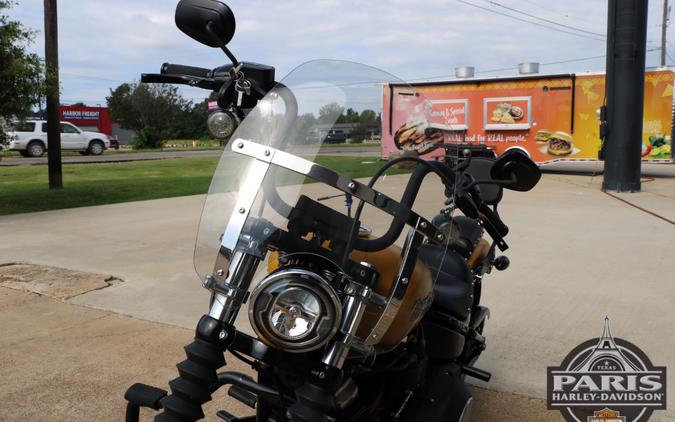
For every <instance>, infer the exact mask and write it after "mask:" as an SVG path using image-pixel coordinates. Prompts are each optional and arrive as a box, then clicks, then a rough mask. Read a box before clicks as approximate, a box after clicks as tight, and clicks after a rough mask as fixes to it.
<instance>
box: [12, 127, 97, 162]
mask: <svg viewBox="0 0 675 422" xmlns="http://www.w3.org/2000/svg"><path fill="white" fill-rule="evenodd" d="M8 134H9V137H10V139H11V140H10V142H9V146H8V148H7V149H8V150H10V151H19V152H20V153H21V155H23V156H24V157H41V156H42V155H44V153H45V151H46V150H47V121H46V120H28V121H23V122H15V123H13V124H12V126H11V128H10V130H9V133H8ZM108 148H110V137H109V136H108V135H106V134H105V133H98V132H87V131H83V130H81V129H79V128H78V127H77V126H75V125H74V124H72V123H68V122H61V149H62V150H64V151H79V152H80V154H82V155H89V154H91V155H101V154H103V151H105V150H106V149H108Z"/></svg>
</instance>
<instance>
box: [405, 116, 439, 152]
mask: <svg viewBox="0 0 675 422" xmlns="http://www.w3.org/2000/svg"><path fill="white" fill-rule="evenodd" d="M394 144H396V147H397V148H398V149H400V150H403V151H417V153H418V154H420V155H422V154H426V153H428V152H431V151H433V150H434V149H436V148H438V147H439V146H441V145H443V133H442V132H441V131H440V130H438V129H434V128H431V127H429V123H428V122H427V121H426V120H409V121H407V122H406V123H404V124H403V125H401V127H399V128H398V129H397V130H396V133H394Z"/></svg>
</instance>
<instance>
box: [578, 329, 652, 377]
mask: <svg viewBox="0 0 675 422" xmlns="http://www.w3.org/2000/svg"><path fill="white" fill-rule="evenodd" d="M571 371H572V372H622V373H637V372H643V371H644V370H643V369H642V368H639V367H637V366H636V365H635V364H634V363H632V362H631V361H630V360H628V359H627V358H626V356H624V354H623V353H622V352H621V350H620V349H619V347H618V346H617V345H616V342H615V341H614V337H612V332H611V331H610V328H609V318H608V317H605V328H604V329H603V331H602V337H600V340H599V341H598V344H597V346H595V348H594V349H593V351H592V352H591V353H590V354H589V355H588V356H587V357H586V358H585V359H584V360H583V361H582V362H581V363H580V364H579V365H577V366H576V367H574V368H572V369H571Z"/></svg>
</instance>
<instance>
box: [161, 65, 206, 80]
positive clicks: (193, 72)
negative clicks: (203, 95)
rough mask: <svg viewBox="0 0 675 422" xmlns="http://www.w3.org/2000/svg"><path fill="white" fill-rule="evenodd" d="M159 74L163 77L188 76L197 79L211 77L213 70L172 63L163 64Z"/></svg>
mask: <svg viewBox="0 0 675 422" xmlns="http://www.w3.org/2000/svg"><path fill="white" fill-rule="evenodd" d="M159 72H160V73H162V74H165V75H189V76H197V77H199V78H210V77H212V76H213V70H211V69H205V68H203V67H195V66H185V65H182V64H173V63H164V64H163V65H162V68H161V70H160V71H159Z"/></svg>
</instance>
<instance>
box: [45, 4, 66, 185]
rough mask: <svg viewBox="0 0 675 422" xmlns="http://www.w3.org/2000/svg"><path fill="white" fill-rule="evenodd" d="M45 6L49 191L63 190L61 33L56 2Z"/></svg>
mask: <svg viewBox="0 0 675 422" xmlns="http://www.w3.org/2000/svg"><path fill="white" fill-rule="evenodd" d="M44 4H45V67H46V69H47V77H46V79H47V158H48V167H49V189H62V188H63V176H62V172H61V128H60V126H61V125H60V120H61V119H60V115H59V103H60V101H59V31H58V17H57V14H56V0H44Z"/></svg>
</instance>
